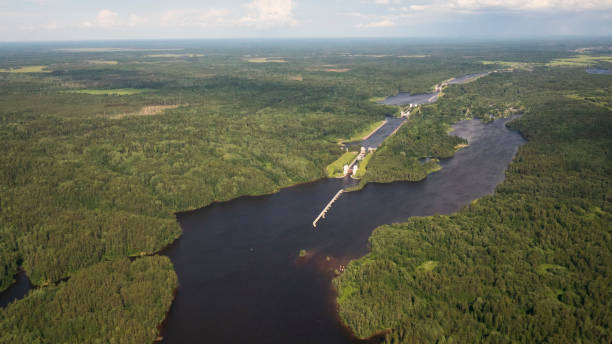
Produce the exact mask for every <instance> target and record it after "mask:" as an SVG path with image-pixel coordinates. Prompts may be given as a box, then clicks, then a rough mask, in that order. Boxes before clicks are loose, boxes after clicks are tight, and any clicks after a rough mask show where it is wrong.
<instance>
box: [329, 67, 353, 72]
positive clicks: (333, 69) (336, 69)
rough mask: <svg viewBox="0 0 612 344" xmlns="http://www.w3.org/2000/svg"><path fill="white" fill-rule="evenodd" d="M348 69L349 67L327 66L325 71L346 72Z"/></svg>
mask: <svg viewBox="0 0 612 344" xmlns="http://www.w3.org/2000/svg"><path fill="white" fill-rule="evenodd" d="M350 70H351V69H350V68H327V69H325V71H326V72H329V73H346V72H349V71H350Z"/></svg>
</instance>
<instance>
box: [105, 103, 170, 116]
mask: <svg viewBox="0 0 612 344" xmlns="http://www.w3.org/2000/svg"><path fill="white" fill-rule="evenodd" d="M179 106H180V105H178V104H175V105H148V106H143V107H142V109H140V111H136V112H128V113H122V114H118V115H113V116H111V118H112V119H121V118H125V117H132V116H154V115H161V114H163V113H164V112H165V111H166V110H170V109H176V108H178V107H179Z"/></svg>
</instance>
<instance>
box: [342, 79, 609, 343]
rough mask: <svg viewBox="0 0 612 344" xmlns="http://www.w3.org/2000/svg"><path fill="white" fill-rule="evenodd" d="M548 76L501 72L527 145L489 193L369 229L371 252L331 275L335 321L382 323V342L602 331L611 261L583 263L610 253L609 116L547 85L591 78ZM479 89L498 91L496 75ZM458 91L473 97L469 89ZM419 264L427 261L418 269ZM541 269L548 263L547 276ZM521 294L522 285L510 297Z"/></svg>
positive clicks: (602, 335) (573, 337)
mask: <svg viewBox="0 0 612 344" xmlns="http://www.w3.org/2000/svg"><path fill="white" fill-rule="evenodd" d="M534 73H535V74H534ZM539 73H548V74H546V75H543V74H539ZM550 73H551V72H550V71H534V72H530V73H527V72H525V73H517V74H514V75H507V76H506V77H507V78H508V79H507V80H505V81H506V83H510V82H513V83H515V84H518V85H520V88H521V92H520V94H521V98H522V100H523V101H524V102H525V103H526V107H527V108H528V109H529V111H528V112H526V114H525V115H524V117H522V118H521V119H520V120H518V121H514V122H512V124H511V127H512V128H514V129H517V130H520V132H521V134H522V135H524V136H525V137H526V138H528V139H529V142H528V144H526V145H524V146H523V147H521V149H520V150H519V152H518V154H517V156H516V158H514V159H513V162H512V163H511V164H510V165H509V167H508V169H507V171H506V173H505V174H506V176H507V178H506V179H505V181H504V182H503V183H501V184H500V185H499V186H497V187H496V192H495V193H494V194H493V195H491V196H488V197H483V198H480V199H479V200H478V202H473V203H471V204H470V205H469V206H466V207H464V208H463V209H461V211H459V212H457V213H454V214H452V215H450V216H446V215H435V216H428V217H415V218H411V219H410V220H408V221H407V222H403V223H397V224H393V225H385V226H382V227H378V228H376V229H375V230H374V232H373V234H372V236H371V237H370V239H369V240H370V242H371V243H372V247H371V251H370V252H369V253H368V254H367V255H365V256H364V257H362V258H360V259H358V260H355V261H353V262H351V263H350V264H348V266H347V268H346V270H345V272H344V273H343V274H342V275H341V276H340V277H339V278H337V279H336V280H334V285H335V286H336V287H337V288H338V293H339V295H340V296H339V299H340V300H341V302H340V308H339V311H340V315H341V318H342V319H343V321H344V322H345V323H346V324H347V326H350V327H351V329H353V330H354V332H355V334H356V335H357V336H359V337H362V338H365V337H367V336H369V335H370V334H372V333H375V332H376V331H378V330H380V329H386V328H392V329H393V331H392V333H390V334H388V336H387V337H386V340H387V341H389V342H392V343H412V342H415V341H423V342H436V341H443V340H448V339H449V338H452V339H453V341H458V342H482V341H486V340H502V341H504V340H509V341H528V342H531V341H550V342H558V341H568V340H569V341H572V342H579V341H582V340H584V338H590V340H593V341H596V342H606V341H607V340H608V339H609V337H610V336H609V333H608V332H607V331H601V329H602V328H605V326H606V324H607V320H606V318H605V317H604V318H597V317H598V315H600V314H605V313H606V312H607V309H609V308H610V302H611V301H610V300H609V298H606V297H605V296H604V294H605V290H607V289H606V285H607V284H606V282H605V281H606V280H607V279H606V276H607V275H608V273H607V271H609V270H610V264H603V265H602V264H596V265H591V264H585V263H584V262H588V261H591V259H595V261H599V262H603V261H606V262H607V261H610V260H609V259H607V258H604V259H602V257H609V256H610V252H612V248H611V247H610V245H611V244H610V243H609V241H605V239H603V238H605V237H607V235H608V233H609V224H610V220H611V217H610V215H609V214H610V213H609V211H610V204H609V200H606V196H605V195H606V193H607V192H608V190H607V188H606V187H605V184H601V181H602V180H609V176H610V175H609V168H607V167H606V166H608V165H609V162H608V158H607V156H606V154H605V149H603V147H607V146H609V144H610V137H609V133H608V132H607V129H605V128H608V127H609V124H610V123H609V122H610V119H611V117H610V116H609V111H607V110H606V109H604V108H601V107H598V106H596V105H593V104H589V103H588V102H587V101H583V100H578V99H568V98H565V97H559V96H558V95H557V94H555V93H551V92H550V91H549V90H548V89H547V87H550V86H548V85H550V80H555V85H554V87H555V90H558V89H568V90H575V89H576V88H577V87H579V88H582V89H583V90H584V91H588V90H590V89H598V88H600V87H601V86H602V85H601V82H600V83H599V84H598V81H597V80H595V77H594V78H593V79H591V80H590V81H591V83H592V85H591V84H589V85H586V84H583V85H579V86H577V85H576V83H575V82H574V78H568V77H567V75H568V74H569V75H573V74H572V73H573V72H571V73H568V72H566V71H557V72H555V73H554V74H552V75H551V74H550ZM506 85H507V84H506ZM482 87H486V88H487V92H488V93H489V94H497V95H507V94H508V93H506V92H504V89H503V87H504V86H503V84H502V83H499V84H493V83H488V85H482ZM506 87H507V86H506ZM467 92H468V95H470V96H475V95H476V94H477V92H478V88H474V89H473V90H470V89H468V90H467ZM498 97H500V98H501V96H498ZM575 118H581V119H582V120H581V121H576V120H575ZM472 148H473V145H472V144H470V146H469V147H466V148H464V149H462V150H460V151H458V152H457V153H456V156H458V155H460V154H463V153H464V152H466V151H469V150H470V149H472ZM453 159H454V158H453ZM453 159H451V160H453ZM568 161H572V163H571V164H569V165H568V164H567V162H568ZM572 166H574V167H575V168H573V167H572ZM577 166H581V167H577ZM483 168H484V166H483ZM444 170H445V169H442V170H441V171H440V172H439V173H442V172H444ZM436 175H438V173H436V174H433V175H432V176H431V177H435V176H436ZM474 178H477V177H476V176H474ZM366 189H367V188H366ZM603 209H606V210H605V211H604V210H603ZM600 210H602V212H599V211H600ZM596 213H597V214H599V215H595V214H596ZM586 217H588V218H589V220H586V221H585V218H586ZM543 233H545V234H543ZM568 233H570V235H569V236H568ZM572 233H573V234H572ZM602 240H603V241H602ZM602 242H605V243H607V244H604V245H601V243H602ZM542 252H545V254H540V253H542ZM427 262H435V263H437V264H436V265H435V266H433V268H432V269H430V270H429V271H423V270H422V269H421V270H419V266H422V264H424V263H427ZM542 266H554V268H553V269H554V273H553V272H548V271H545V269H542V268H541V267H542ZM593 284H595V285H597V286H595V285H593ZM559 286H562V288H560V287H559ZM521 290H523V291H525V290H526V291H529V292H528V293H522V292H520V293H519V294H520V297H519V294H517V291H521ZM590 290H601V291H602V293H600V292H597V291H596V292H590ZM568 310H575V311H570V312H568ZM577 310H580V311H579V312H578V311H577ZM389 314H393V315H394V316H393V317H389ZM432 315H433V316H432ZM559 319H565V320H563V321H559ZM594 319H598V320H595V322H596V324H594V323H593V321H594ZM567 323H571V324H575V326H573V325H572V326H566V324H567ZM432 328H435V329H436V331H431V329H432Z"/></svg>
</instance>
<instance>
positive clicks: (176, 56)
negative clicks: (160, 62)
mask: <svg viewBox="0 0 612 344" xmlns="http://www.w3.org/2000/svg"><path fill="white" fill-rule="evenodd" d="M145 57H159V58H164V57H166V58H181V57H204V54H151V55H145Z"/></svg>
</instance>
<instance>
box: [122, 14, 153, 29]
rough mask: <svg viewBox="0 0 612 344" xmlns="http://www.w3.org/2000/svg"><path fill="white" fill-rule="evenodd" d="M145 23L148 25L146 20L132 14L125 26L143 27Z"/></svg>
mask: <svg viewBox="0 0 612 344" xmlns="http://www.w3.org/2000/svg"><path fill="white" fill-rule="evenodd" d="M147 23H149V19H148V18H146V17H142V16H139V15H136V14H132V15H130V18H129V19H128V22H127V26H130V27H136V26H143V25H145V24H147Z"/></svg>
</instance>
